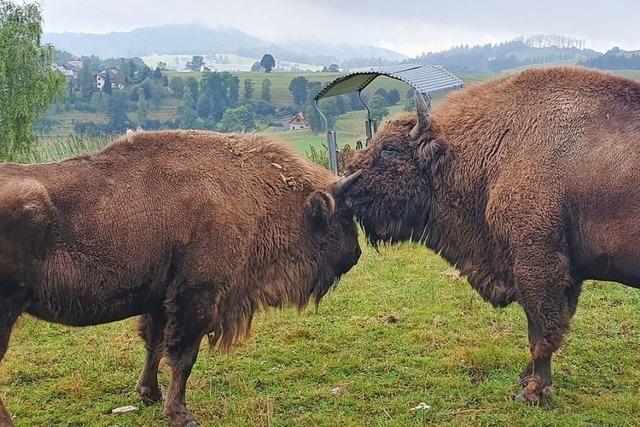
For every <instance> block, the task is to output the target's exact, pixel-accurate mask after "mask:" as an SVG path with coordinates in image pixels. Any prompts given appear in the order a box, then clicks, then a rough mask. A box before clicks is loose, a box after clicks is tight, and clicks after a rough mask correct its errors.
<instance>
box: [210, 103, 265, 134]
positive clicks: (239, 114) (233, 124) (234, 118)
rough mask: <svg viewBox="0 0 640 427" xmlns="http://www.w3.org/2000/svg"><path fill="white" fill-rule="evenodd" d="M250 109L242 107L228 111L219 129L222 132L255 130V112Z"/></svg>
mask: <svg viewBox="0 0 640 427" xmlns="http://www.w3.org/2000/svg"><path fill="white" fill-rule="evenodd" d="M249 107H250V106H249ZM249 107H247V106H246V105H241V106H240V107H238V108H229V109H227V110H226V111H225V112H224V115H223V116H222V120H220V123H219V125H218V129H219V130H221V131H222V132H247V131H250V130H253V129H255V127H256V125H255V123H254V122H253V112H252V111H251V109H250V108H249Z"/></svg>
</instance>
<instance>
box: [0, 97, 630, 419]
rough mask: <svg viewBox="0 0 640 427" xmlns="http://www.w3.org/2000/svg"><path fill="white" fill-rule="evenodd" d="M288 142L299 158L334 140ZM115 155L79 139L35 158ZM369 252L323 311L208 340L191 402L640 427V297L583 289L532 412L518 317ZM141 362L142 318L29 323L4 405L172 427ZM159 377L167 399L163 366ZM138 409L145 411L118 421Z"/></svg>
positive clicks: (348, 135)
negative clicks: (221, 348) (149, 396)
mask: <svg viewBox="0 0 640 427" xmlns="http://www.w3.org/2000/svg"><path fill="white" fill-rule="evenodd" d="M394 108H395V109H394V111H393V112H397V111H398V110H399V109H401V107H394ZM361 113H362V112H353V113H349V115H345V116H342V117H341V118H340V119H339V120H338V122H337V124H336V129H338V132H339V135H340V134H341V135H342V136H343V138H342V141H343V142H347V141H349V140H350V139H353V138H359V135H358V132H360V129H361V128H362V120H363V119H364V116H363V113H362V114H361ZM361 115H362V116H361ZM285 135H286V138H290V139H288V140H289V141H290V142H291V143H292V144H293V145H294V147H296V149H298V150H299V151H301V152H304V150H305V147H308V145H309V144H313V143H318V144H319V143H320V142H322V141H323V136H322V135H312V134H310V133H306V131H305V132H290V133H289V132H288V133H278V134H277V135H276V136H282V137H285ZM106 142H107V140H83V139H78V138H68V139H66V140H64V141H58V142H57V143H55V144H49V145H45V146H44V147H43V148H42V150H41V152H39V153H38V155H37V156H35V157H34V159H33V160H34V161H50V160H58V159H61V158H64V157H67V156H69V155H71V154H73V153H80V152H86V151H93V150H96V149H98V148H99V147H100V146H102V145H104V144H105V143H106ZM361 246H362V248H363V255H362V258H361V260H360V262H359V263H358V265H357V266H356V267H355V268H354V269H353V270H352V271H350V272H349V273H348V274H347V275H346V276H345V277H344V278H343V280H342V281H341V282H340V283H339V285H338V286H337V287H336V288H335V290H333V291H332V292H330V293H329V294H328V295H327V296H326V297H325V299H324V300H323V301H322V303H321V304H320V306H319V307H318V309H317V310H316V309H315V308H314V307H310V308H308V309H306V310H305V311H303V312H302V313H297V312H296V311H295V310H292V309H286V310H284V311H269V312H266V313H262V314H260V315H259V316H257V319H256V322H255V324H254V328H253V331H252V337H251V338H250V339H248V340H246V341H244V342H242V343H239V344H238V345H237V346H236V347H235V348H234V349H233V350H232V351H231V352H230V353H226V354H220V353H218V352H217V351H212V350H210V349H209V348H208V346H207V344H206V342H205V341H203V344H202V348H201V351H200V355H199V358H198V361H197V363H196V365H195V367H194V371H193V374H192V376H191V379H190V381H189V386H188V390H187V400H188V403H189V405H190V408H191V409H192V410H193V412H194V414H195V415H196V417H197V418H198V419H199V420H200V421H201V423H202V424H203V425H204V426H399V425H409V426H412V425H451V426H457V425H474V426H476V425H477V426H499V425H500V426H501V425H505V424H509V425H513V426H548V425H563V426H564V425H569V426H582V425H640V351H639V349H640V329H639V327H638V325H640V309H639V308H640V293H639V291H638V290H635V289H632V288H628V287H624V286H621V285H617V284H612V283H603V282H587V283H585V285H584V292H583V294H582V296H581V299H580V304H579V307H578V311H577V314H576V317H575V319H574V321H573V325H572V330H571V332H570V333H569V335H568V337H567V343H566V345H565V346H564V347H562V348H561V349H560V351H558V352H557V354H556V356H555V358H554V394H553V395H552V396H551V398H550V399H549V400H547V401H544V402H543V403H542V404H540V405H539V406H524V405H521V404H518V403H516V402H514V401H513V396H514V394H516V393H518V392H519V391H520V388H519V387H518V386H517V385H516V378H517V376H518V374H519V373H520V372H521V370H522V369H523V367H524V366H525V364H526V363H527V361H528V343H527V335H526V330H527V327H526V319H525V316H524V314H523V312H522V310H521V309H520V308H519V307H518V306H517V305H516V304H513V305H512V306H510V307H508V308H506V309H501V310H497V309H493V308H492V307H491V306H490V305H489V304H487V303H485V302H483V301H482V300H481V298H480V297H479V296H478V295H477V294H476V292H475V291H473V290H472V289H471V287H470V286H469V284H468V283H467V282H466V280H464V278H460V277H459V275H458V273H457V272H456V270H454V269H452V268H451V267H450V266H449V265H447V264H446V263H445V262H444V261H442V259H441V258H440V257H439V256H438V255H437V254H435V253H433V252H431V251H429V250H427V249H425V248H423V247H419V246H415V245H401V246H396V247H383V248H381V250H380V253H377V252H376V251H375V250H373V249H372V248H370V247H368V246H367V245H366V244H365V242H364V241H362V242H361ZM143 358H144V347H143V344H142V341H141V340H140V339H139V338H138V336H137V334H136V332H135V319H129V320H125V321H121V322H116V323H112V324H107V325H102V326H96V327H89V328H72V327H66V326H61V325H55V324H49V323H46V322H43V321H39V320H36V319H34V318H31V317H29V316H24V317H23V318H21V319H20V321H19V322H18V324H17V326H16V328H15V330H14V334H13V336H12V341H11V345H10V348H9V352H8V353H7V355H6V357H5V359H4V361H3V362H2V363H0V396H1V398H2V399H3V400H4V402H5V404H6V405H7V407H8V408H9V410H10V411H11V412H12V414H13V416H14V417H15V418H14V421H15V423H16V425H17V426H25V427H26V426H58V425H60V426H122V427H124V426H164V425H167V423H166V420H165V419H164V418H163V416H162V408H161V406H158V405H156V406H149V407H147V406H144V405H142V404H141V403H140V402H139V401H138V398H137V395H136V393H135V391H134V388H135V384H136V381H137V377H138V374H139V372H140V370H141V368H142V363H143ZM160 378H161V384H162V387H163V389H166V387H167V385H168V381H169V375H168V368H167V366H166V365H164V364H163V365H162V373H161V377H160ZM421 403H424V404H425V405H422V406H420V404H421ZM125 405H135V406H137V407H138V408H139V409H138V410H137V411H135V412H132V413H129V414H124V415H111V413H110V412H111V410H112V409H114V408H116V407H121V406H125ZM417 407H421V408H422V409H415V410H412V409H414V408H417Z"/></svg>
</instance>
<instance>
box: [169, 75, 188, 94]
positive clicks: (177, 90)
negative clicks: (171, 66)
mask: <svg viewBox="0 0 640 427" xmlns="http://www.w3.org/2000/svg"><path fill="white" fill-rule="evenodd" d="M184 86H185V82H184V79H183V78H182V77H180V76H176V77H172V78H171V80H170V81H169V90H171V93H173V96H175V97H176V98H182V96H183V95H184Z"/></svg>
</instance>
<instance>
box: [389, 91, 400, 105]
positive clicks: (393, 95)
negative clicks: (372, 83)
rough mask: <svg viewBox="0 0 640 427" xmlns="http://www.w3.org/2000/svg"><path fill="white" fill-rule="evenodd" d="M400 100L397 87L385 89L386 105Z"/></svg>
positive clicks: (394, 103)
mask: <svg viewBox="0 0 640 427" xmlns="http://www.w3.org/2000/svg"><path fill="white" fill-rule="evenodd" d="M398 102H400V92H398V89H391V90H388V91H387V105H396V104H397V103H398Z"/></svg>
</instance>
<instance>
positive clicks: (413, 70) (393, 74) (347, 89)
mask: <svg viewBox="0 0 640 427" xmlns="http://www.w3.org/2000/svg"><path fill="white" fill-rule="evenodd" d="M380 76H385V77H389V78H392V79H396V80H400V81H402V82H404V83H406V84H407V85H409V86H411V87H412V88H413V89H414V90H415V91H416V92H417V93H419V94H421V95H422V96H424V97H425V98H426V101H427V105H430V103H431V95H432V94H434V93H437V92H441V91H445V90H450V89H458V88H461V87H462V86H463V83H462V80H460V79H459V78H458V77H456V76H454V75H453V74H451V73H450V72H449V71H447V70H446V69H444V67H441V66H436V65H417V64H401V65H392V66H389V67H380V68H372V69H370V70H367V71H354V72H351V73H348V74H345V75H343V76H340V77H338V78H337V79H335V80H334V81H332V82H330V83H328V84H327V85H326V86H325V87H324V88H323V89H322V90H321V91H320V92H319V93H318V94H317V95H316V96H315V98H314V99H313V101H314V106H315V108H316V110H317V111H318V113H319V114H320V117H322V120H323V121H324V124H325V129H326V130H327V150H328V152H329V153H328V155H329V167H330V169H331V170H332V171H333V172H334V173H337V172H338V142H337V138H336V132H335V131H334V130H331V129H329V124H328V121H327V118H326V117H325V115H324V114H323V113H322V111H321V110H320V107H319V106H318V102H319V101H320V100H321V99H324V98H331V97H333V96H338V95H344V94H347V93H351V92H358V96H359V98H360V101H362V104H363V105H364V107H365V109H366V111H367V119H366V120H365V123H364V126H365V135H366V143H365V144H366V145H369V143H370V142H371V140H372V139H373V136H374V135H375V133H376V130H377V126H378V124H377V123H376V122H375V120H372V119H371V112H370V111H369V107H368V106H367V104H366V103H365V102H364V99H363V98H362V91H363V90H364V89H365V88H366V87H367V86H369V84H370V83H371V82H373V81H374V80H375V79H376V78H378V77H380ZM357 148H359V147H356V149H357Z"/></svg>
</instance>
